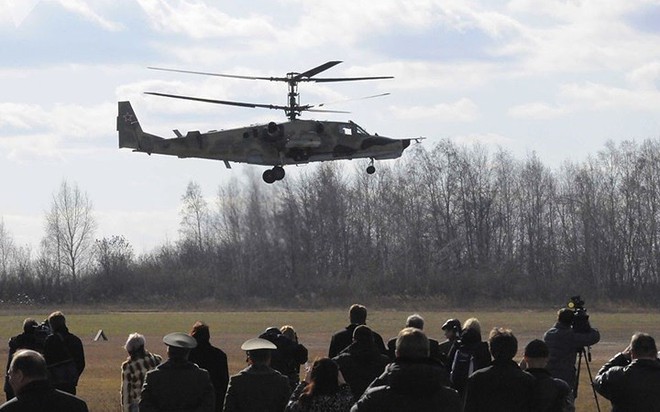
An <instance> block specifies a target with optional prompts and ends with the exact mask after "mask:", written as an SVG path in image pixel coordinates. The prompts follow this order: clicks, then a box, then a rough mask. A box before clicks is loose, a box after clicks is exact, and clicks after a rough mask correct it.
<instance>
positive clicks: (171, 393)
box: [140, 332, 215, 412]
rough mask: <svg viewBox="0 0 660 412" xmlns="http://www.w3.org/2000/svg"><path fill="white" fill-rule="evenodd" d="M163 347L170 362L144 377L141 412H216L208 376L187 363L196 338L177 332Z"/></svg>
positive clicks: (165, 339) (162, 364)
mask: <svg viewBox="0 0 660 412" xmlns="http://www.w3.org/2000/svg"><path fill="white" fill-rule="evenodd" d="M163 343H165V345H167V358H168V359H167V361H166V362H164V363H161V364H160V365H158V366H157V367H156V368H155V369H153V370H151V371H149V372H148V373H147V375H146V376H145V378H144V385H143V386H142V396H141V399H140V412H157V411H172V410H176V411H195V412H213V411H214V408H215V393H214V390H213V385H212V384H211V378H210V377H209V373H208V372H207V371H206V370H204V369H201V368H199V367H198V366H197V365H195V364H194V363H192V362H190V361H188V355H189V354H190V350H191V349H193V348H194V347H196V346H197V341H196V340H195V338H193V337H192V336H190V335H188V334H185V333H180V332H175V333H170V334H169V335H166V336H165V337H164V338H163Z"/></svg>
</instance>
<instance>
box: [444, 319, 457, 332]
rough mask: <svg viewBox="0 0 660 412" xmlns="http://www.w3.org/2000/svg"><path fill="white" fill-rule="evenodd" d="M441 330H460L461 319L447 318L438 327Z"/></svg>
mask: <svg viewBox="0 0 660 412" xmlns="http://www.w3.org/2000/svg"><path fill="white" fill-rule="evenodd" d="M440 329H442V330H447V329H453V330H461V321H460V320H458V319H447V321H446V322H445V323H444V325H442V327H441V328H440Z"/></svg>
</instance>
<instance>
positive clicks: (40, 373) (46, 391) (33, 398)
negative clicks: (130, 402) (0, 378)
mask: <svg viewBox="0 0 660 412" xmlns="http://www.w3.org/2000/svg"><path fill="white" fill-rule="evenodd" d="M7 375H8V377H9V384H10V385H11V387H12V389H13V391H14V393H15V394H16V397H15V398H13V399H11V400H9V401H7V402H5V403H4V404H3V405H1V406H0V411H1V412H63V411H66V412H87V411H88V409H87V404H86V403H85V401H83V400H82V399H80V398H78V397H76V396H74V395H71V394H68V393H66V392H62V391H59V390H57V389H55V388H53V386H52V385H51V384H50V382H49V381H48V371H47V369H46V361H45V359H44V358H43V356H42V355H41V354H40V353H39V352H36V351H33V350H29V349H22V350H19V351H18V352H16V354H14V356H13V358H12V361H11V363H10V366H9V370H8V371H7Z"/></svg>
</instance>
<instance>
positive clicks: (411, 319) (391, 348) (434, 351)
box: [387, 313, 445, 365]
mask: <svg viewBox="0 0 660 412" xmlns="http://www.w3.org/2000/svg"><path fill="white" fill-rule="evenodd" d="M405 327H406V328H417V329H419V330H422V331H423V330H424V318H423V317H422V316H421V315H419V314H417V313H415V314H413V315H410V316H408V318H407V319H406V326H405ZM395 350H396V337H394V338H392V339H390V340H389V341H387V356H389V357H390V359H391V360H394V359H395V358H396V355H395ZM429 353H430V358H431V359H433V360H434V361H436V362H438V363H440V364H442V365H445V363H444V362H443V361H442V358H441V356H440V348H439V344H438V341H437V340H435V339H431V338H429Z"/></svg>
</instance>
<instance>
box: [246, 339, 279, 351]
mask: <svg viewBox="0 0 660 412" xmlns="http://www.w3.org/2000/svg"><path fill="white" fill-rule="evenodd" d="M259 349H277V346H275V344H274V343H273V342H271V341H269V340H266V339H262V338H254V339H248V340H246V341H245V342H243V344H242V345H241V350H244V351H251V350H259Z"/></svg>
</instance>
